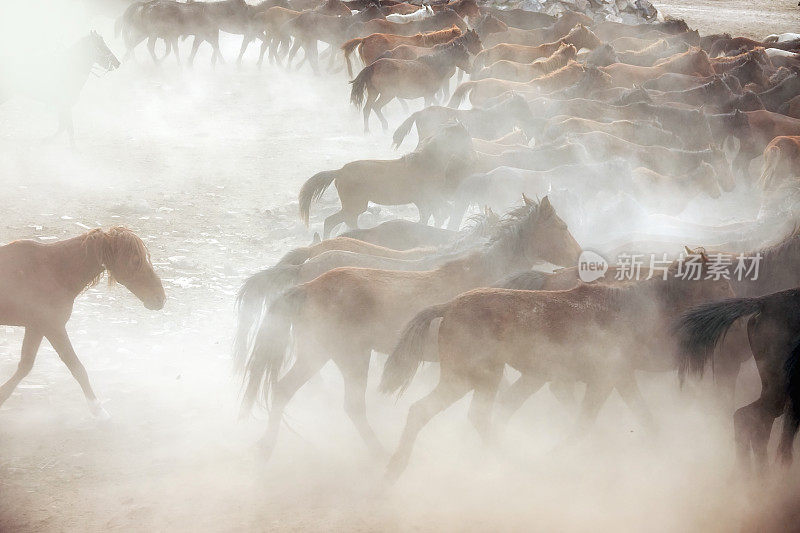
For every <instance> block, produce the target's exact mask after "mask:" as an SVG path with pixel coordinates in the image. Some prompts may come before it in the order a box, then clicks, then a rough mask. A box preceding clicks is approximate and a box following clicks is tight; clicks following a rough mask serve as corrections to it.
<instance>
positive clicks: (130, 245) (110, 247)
mask: <svg viewBox="0 0 800 533" xmlns="http://www.w3.org/2000/svg"><path fill="white" fill-rule="evenodd" d="M102 261H103V266H105V268H106V270H107V271H108V276H109V281H112V282H113V281H115V282H117V283H120V284H121V285H123V286H125V288H127V289H128V290H129V291H131V292H132V293H133V294H134V295H135V296H136V297H137V298H139V299H140V300H141V301H142V303H143V304H144V306H145V307H146V308H148V309H152V310H159V309H161V308H163V307H164V302H165V301H166V299H167V297H166V294H165V293H164V286H163V285H162V284H161V279H160V278H159V277H158V275H157V274H156V273H155V271H154V270H153V265H152V263H150V254H149V253H148V251H147V248H146V247H145V245H144V243H143V242H142V240H141V239H140V238H139V237H138V236H137V235H136V234H135V233H133V232H132V231H131V230H129V229H127V228H123V227H115V228H111V229H110V230H108V231H107V232H105V233H104V234H103V247H102Z"/></svg>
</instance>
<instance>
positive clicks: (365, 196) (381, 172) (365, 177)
mask: <svg viewBox="0 0 800 533" xmlns="http://www.w3.org/2000/svg"><path fill="white" fill-rule="evenodd" d="M473 156H474V152H473V149H472V138H471V137H470V135H469V132H468V131H467V130H466V128H464V126H461V125H454V126H449V127H445V128H443V129H442V130H441V131H440V132H439V133H438V134H437V135H434V136H432V137H430V138H429V139H428V140H427V141H426V142H425V143H424V144H423V145H422V146H421V147H420V148H419V149H418V150H416V151H414V152H411V153H410V154H407V155H405V156H403V157H401V158H400V159H392V160H361V161H353V162H351V163H348V164H346V165H345V166H343V167H342V168H340V169H339V170H330V171H323V172H319V173H317V174H315V175H314V176H312V177H311V178H309V179H308V180H307V181H306V182H305V183H304V184H303V186H302V187H301V188H300V194H299V203H300V218H301V219H302V220H303V221H304V222H305V223H306V224H308V217H309V210H310V207H311V202H312V201H313V200H315V199H317V198H319V197H320V196H321V195H322V193H323V192H324V191H325V189H326V188H328V186H330V185H331V183H333V184H334V185H335V186H336V190H337V192H338V193H339V200H340V201H341V202H342V209H341V210H340V211H338V212H337V213H334V214H332V215H330V216H329V217H327V218H326V219H325V224H324V227H323V237H324V238H327V237H328V236H329V235H330V234H331V231H332V230H333V229H334V228H335V227H336V226H338V225H339V224H341V223H342V222H344V223H345V224H347V225H348V226H349V227H350V228H357V227H358V216H359V215H360V214H361V213H363V212H364V211H366V209H367V204H368V203H369V202H374V203H377V204H381V205H404V204H409V203H412V204H415V205H416V206H417V209H419V213H420V221H421V222H423V223H427V221H428V219H429V218H430V216H431V214H433V212H434V209H435V208H436V207H438V206H439V205H440V204H441V202H442V201H443V199H444V196H446V183H445V171H446V169H447V168H448V167H449V166H452V165H463V164H467V163H468V162H469V161H470V160H471V159H472V158H473Z"/></svg>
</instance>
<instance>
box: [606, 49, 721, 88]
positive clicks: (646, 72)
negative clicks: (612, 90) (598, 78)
mask: <svg viewBox="0 0 800 533" xmlns="http://www.w3.org/2000/svg"><path fill="white" fill-rule="evenodd" d="M600 70H602V71H603V72H605V73H606V74H608V75H609V76H611V80H612V83H613V86H614V87H633V86H634V84H641V83H644V82H646V81H648V80H651V79H653V78H657V77H658V76H661V75H662V74H665V73H667V72H677V73H680V74H691V75H694V76H711V75H713V74H714V69H713V67H712V66H711V63H710V62H709V60H708V54H706V53H705V51H704V50H701V49H700V48H692V49H690V50H687V51H686V52H683V53H681V54H676V55H674V56H672V57H668V58H666V59H662V60H660V61H657V62H656V63H655V64H654V65H653V66H652V67H638V66H635V65H627V64H625V63H614V64H612V65H609V66H607V67H600Z"/></svg>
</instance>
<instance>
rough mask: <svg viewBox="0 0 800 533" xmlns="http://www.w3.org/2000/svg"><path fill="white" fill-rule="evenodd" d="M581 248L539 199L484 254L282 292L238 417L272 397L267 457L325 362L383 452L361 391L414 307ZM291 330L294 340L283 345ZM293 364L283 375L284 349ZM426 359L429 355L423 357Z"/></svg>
mask: <svg viewBox="0 0 800 533" xmlns="http://www.w3.org/2000/svg"><path fill="white" fill-rule="evenodd" d="M578 254H580V247H579V246H578V243H577V242H575V239H574V238H573V237H572V235H571V234H570V232H569V230H568V229H567V227H566V224H564V222H563V221H562V220H561V219H560V218H559V217H558V215H557V214H556V212H555V210H554V209H553V207H552V206H551V205H550V202H549V201H548V200H547V198H545V199H543V200H542V202H541V203H539V204H536V203H533V202H530V201H529V200H527V199H526V203H525V205H524V206H522V207H520V208H518V209H517V210H515V211H513V212H512V213H510V214H509V215H508V216H507V219H506V220H505V221H504V223H503V224H502V226H501V227H500V228H499V230H498V233H497V236H496V237H495V238H494V239H493V241H492V242H491V243H489V244H487V245H486V247H485V248H484V249H482V250H479V251H475V252H473V253H472V254H470V255H468V256H466V257H463V258H460V259H456V260H454V261H451V262H449V263H446V264H445V265H442V266H441V267H439V268H437V269H436V270H430V271H426V272H398V271H390V270H373V269H366V268H337V269H335V270H332V271H330V272H328V273H326V274H323V275H322V276H320V277H318V278H316V279H315V280H313V281H310V282H308V283H304V284H303V285H299V286H297V287H295V288H293V289H290V290H289V291H287V292H286V293H284V294H283V295H282V296H281V297H279V298H278V299H277V300H276V301H275V302H273V303H272V305H271V306H270V307H269V311H268V312H267V314H266V316H265V318H264V321H263V325H262V326H261V328H260V330H259V331H258V333H257V334H256V338H255V342H254V346H253V351H252V353H251V354H250V357H249V359H248V360H247V362H246V367H245V368H244V370H245V383H246V390H245V394H244V398H243V402H242V414H247V413H249V412H250V410H251V409H252V406H253V404H254V403H255V401H256V398H257V397H258V396H259V391H262V392H263V395H264V397H265V399H268V400H269V399H270V396H271V406H270V410H269V422H268V426H267V432H266V435H265V436H264V439H263V447H264V450H265V452H266V453H267V454H270V453H271V452H272V450H273V448H274V446H275V442H276V439H277V436H278V429H279V427H280V423H281V420H282V418H283V411H284V408H285V407H286V404H287V403H288V402H289V400H291V398H292V396H293V395H294V394H295V392H297V390H298V389H299V388H300V387H301V386H302V385H303V384H304V383H305V382H306V381H308V380H309V379H310V378H311V377H312V376H313V375H314V374H316V373H317V372H318V371H319V370H320V369H321V368H322V366H323V365H324V364H325V363H326V362H328V361H329V360H333V361H334V363H336V365H337V366H338V367H339V369H340V370H341V371H342V374H343V377H344V382H345V411H346V412H347V414H348V416H349V417H350V419H351V420H352V421H353V423H354V424H355V425H356V427H357V429H358V431H359V433H360V434H361V437H362V439H363V440H364V441H365V443H366V444H367V446H368V447H369V449H370V451H371V452H373V453H375V454H381V453H382V450H383V449H382V447H381V445H380V443H379V441H378V439H377V437H376V436H375V433H374V432H373V430H372V428H371V427H370V425H369V423H368V421H367V417H366V405H365V402H364V393H365V390H366V386H367V369H368V367H369V360H370V354H371V352H372V350H377V351H381V352H388V351H389V350H391V348H392V346H393V344H394V342H395V339H396V338H397V336H398V334H399V333H400V330H401V329H402V327H403V324H405V323H406V322H407V321H408V320H409V319H410V318H411V317H413V316H414V314H415V313H416V312H417V311H418V310H420V309H421V308H423V307H425V306H428V305H433V304H436V303H440V302H444V301H447V300H448V299H450V298H453V297H454V296H456V295H457V294H459V293H461V292H463V291H465V290H469V289H473V288H475V287H481V286H484V285H486V284H488V283H491V282H492V281H493V280H496V279H499V278H500V277H502V276H503V275H504V274H507V273H509V272H512V271H515V270H519V269H526V268H530V267H531V266H532V265H533V263H534V262H536V261H541V260H545V261H549V262H551V263H554V264H561V265H569V264H572V263H573V262H574V261H575V260H576V258H577V256H578ZM290 332H291V337H292V338H293V342H292V343H290ZM290 344H291V345H293V347H294V350H293V351H294V356H295V358H294V363H293V365H292V367H291V369H289V370H288V372H286V374H285V375H284V376H282V377H281V372H282V368H283V366H284V365H285V364H286V361H287V355H288V352H289V350H288V348H289V346H290ZM431 359H435V355H434V354H431ZM239 363H240V364H244V361H239Z"/></svg>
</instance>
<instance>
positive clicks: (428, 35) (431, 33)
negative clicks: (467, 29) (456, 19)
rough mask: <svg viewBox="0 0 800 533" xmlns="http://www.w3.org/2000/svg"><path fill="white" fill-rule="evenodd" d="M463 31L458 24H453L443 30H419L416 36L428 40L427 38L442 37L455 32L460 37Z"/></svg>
mask: <svg viewBox="0 0 800 533" xmlns="http://www.w3.org/2000/svg"><path fill="white" fill-rule="evenodd" d="M462 33H463V32H462V31H461V28H459V27H458V26H456V25H455V24H453V25H452V26H450V27H449V28H444V29H442V30H436V31H429V32H419V33H416V34H415V35H414V37H416V38H419V39H424V40H426V39H431V38H433V37H440V36H442V35H453V34H455V36H456V37H458V36H460V35H461V34H462Z"/></svg>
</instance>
